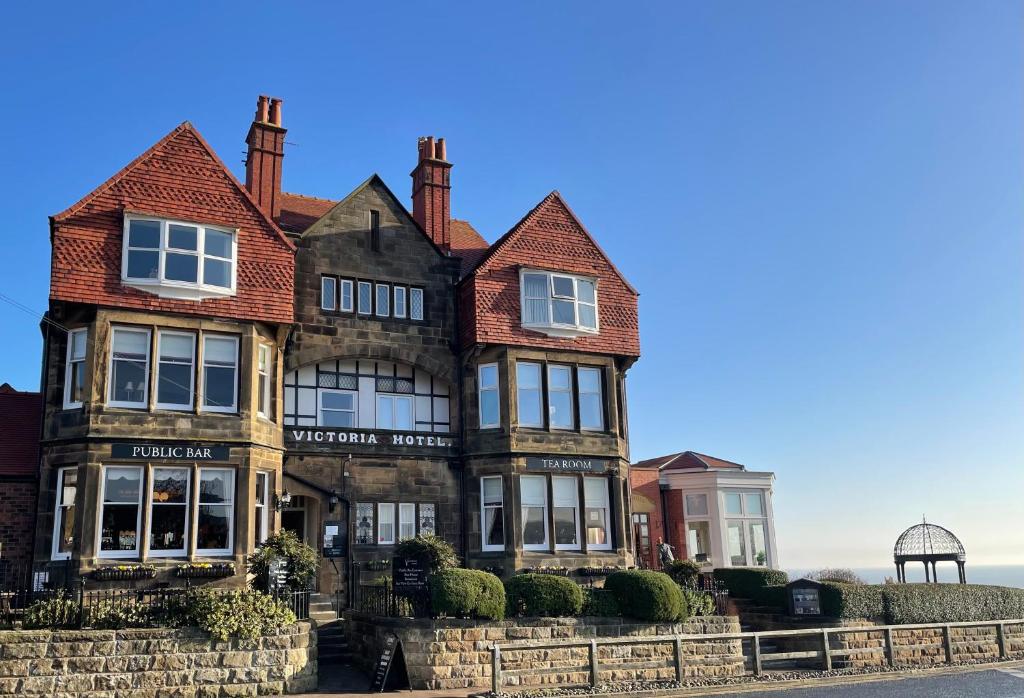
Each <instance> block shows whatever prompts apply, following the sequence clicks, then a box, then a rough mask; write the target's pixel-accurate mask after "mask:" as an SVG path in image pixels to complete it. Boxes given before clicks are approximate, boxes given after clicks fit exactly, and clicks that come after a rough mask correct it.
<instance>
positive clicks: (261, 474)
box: [252, 470, 270, 546]
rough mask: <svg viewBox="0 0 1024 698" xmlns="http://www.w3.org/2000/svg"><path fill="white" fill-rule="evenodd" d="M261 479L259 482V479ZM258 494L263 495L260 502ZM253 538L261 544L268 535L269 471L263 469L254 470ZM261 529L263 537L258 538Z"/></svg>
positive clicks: (257, 543)
mask: <svg viewBox="0 0 1024 698" xmlns="http://www.w3.org/2000/svg"><path fill="white" fill-rule="evenodd" d="M261 479H262V480H263V482H262V483H260V480H261ZM260 494H262V495H263V503H262V504H261V503H260ZM253 523H254V526H253V531H252V534H253V540H254V541H255V542H256V545H257V546H259V545H261V544H262V543H263V542H264V541H265V540H266V539H267V537H268V536H270V473H268V472H265V471H263V470H257V471H256V496H255V497H254V499H253ZM261 528H262V529H263V537H262V538H260V529H261Z"/></svg>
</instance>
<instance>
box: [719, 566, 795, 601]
mask: <svg viewBox="0 0 1024 698" xmlns="http://www.w3.org/2000/svg"><path fill="white" fill-rule="evenodd" d="M714 575H715V581H716V582H721V583H722V584H724V585H725V586H726V588H727V589H728V590H729V596H731V597H733V598H738V599H756V598H757V592H758V590H759V589H761V588H762V587H768V586H781V585H785V584H788V583H789V575H787V574H786V573H785V572H783V571H782V570H773V569H769V568H767V567H718V568H716V569H715V571H714Z"/></svg>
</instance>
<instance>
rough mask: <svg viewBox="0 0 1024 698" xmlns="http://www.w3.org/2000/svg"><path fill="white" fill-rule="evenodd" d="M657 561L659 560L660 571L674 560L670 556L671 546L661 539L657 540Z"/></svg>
mask: <svg viewBox="0 0 1024 698" xmlns="http://www.w3.org/2000/svg"><path fill="white" fill-rule="evenodd" d="M658 559H659V560H661V569H665V568H666V567H668V566H669V564H670V563H672V562H674V561H675V559H676V556H675V555H673V554H672V546H671V545H669V544H668V543H666V542H665V541H664V540H662V539H661V538H659V539H658Z"/></svg>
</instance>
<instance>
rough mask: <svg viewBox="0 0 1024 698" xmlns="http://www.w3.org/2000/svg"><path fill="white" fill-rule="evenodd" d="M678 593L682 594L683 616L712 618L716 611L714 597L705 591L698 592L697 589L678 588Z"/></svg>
mask: <svg viewBox="0 0 1024 698" xmlns="http://www.w3.org/2000/svg"><path fill="white" fill-rule="evenodd" d="M679 589H680V591H682V592H683V604H684V608H685V609H686V612H685V615H686V617H688V618H690V617H693V616H713V615H715V611H716V610H717V608H716V606H715V597H714V596H712V595H711V594H709V593H707V592H706V591H699V590H697V589H691V588H690V587H679Z"/></svg>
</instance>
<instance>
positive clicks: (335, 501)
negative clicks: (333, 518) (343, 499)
mask: <svg viewBox="0 0 1024 698" xmlns="http://www.w3.org/2000/svg"><path fill="white" fill-rule="evenodd" d="M339 501H340V500H339V499H338V493H337V492H331V496H330V498H328V500H327V503H328V504H330V506H331V511H334V507H336V506H338V502H339Z"/></svg>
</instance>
